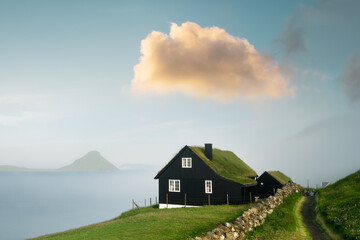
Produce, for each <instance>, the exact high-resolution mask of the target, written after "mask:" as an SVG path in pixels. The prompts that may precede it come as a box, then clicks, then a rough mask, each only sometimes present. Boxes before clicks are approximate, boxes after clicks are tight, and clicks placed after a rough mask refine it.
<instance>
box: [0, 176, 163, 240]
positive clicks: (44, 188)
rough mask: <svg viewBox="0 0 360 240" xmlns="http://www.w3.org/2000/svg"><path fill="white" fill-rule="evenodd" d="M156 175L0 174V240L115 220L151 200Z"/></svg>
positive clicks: (16, 238) (16, 239)
mask: <svg viewBox="0 0 360 240" xmlns="http://www.w3.org/2000/svg"><path fill="white" fill-rule="evenodd" d="M155 175H156V170H146V171H145V170H144V171H120V172H117V173H0V239H7V240H18V239H25V238H30V237H36V236H39V235H43V234H49V233H53V232H58V231H64V230H68V229H71V228H76V227H80V226H83V225H88V224H92V223H97V222H100V221H105V220H109V219H112V218H114V217H117V216H118V215H120V214H121V212H123V211H126V210H128V209H130V208H131V206H132V205H131V199H134V200H135V201H136V202H137V203H138V204H140V205H142V206H143V205H144V199H145V198H147V203H148V202H149V198H150V197H151V198H152V201H154V198H155V196H157V181H156V180H154V179H153V178H154V176H155Z"/></svg>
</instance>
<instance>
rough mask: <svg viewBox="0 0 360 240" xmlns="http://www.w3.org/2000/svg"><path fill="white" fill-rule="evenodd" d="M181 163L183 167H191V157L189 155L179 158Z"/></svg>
mask: <svg viewBox="0 0 360 240" xmlns="http://www.w3.org/2000/svg"><path fill="white" fill-rule="evenodd" d="M181 160H182V161H181V165H182V167H183V168H191V167H192V159H191V157H184V158H182V159H181Z"/></svg>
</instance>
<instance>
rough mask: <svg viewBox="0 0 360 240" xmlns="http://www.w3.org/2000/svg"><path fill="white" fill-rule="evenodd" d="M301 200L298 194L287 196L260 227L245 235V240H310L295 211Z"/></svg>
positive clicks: (300, 218)
mask: <svg viewBox="0 0 360 240" xmlns="http://www.w3.org/2000/svg"><path fill="white" fill-rule="evenodd" d="M302 198H303V197H302V195H300V194H298V193H293V194H291V195H289V196H288V197H287V198H285V199H284V202H283V203H282V204H281V205H280V206H277V207H276V208H275V209H274V212H273V213H272V214H270V215H268V216H267V217H266V220H265V222H264V223H263V224H262V225H260V226H259V227H256V228H255V229H254V231H252V232H248V233H246V239H263V240H267V239H268V240H276V239H311V238H310V237H309V233H308V232H307V230H305V229H304V228H305V227H304V223H303V221H302V217H301V214H300V213H299V212H298V211H296V210H297V207H298V206H297V204H298V202H299V201H300V200H301V199H302ZM299 215H300V216H299Z"/></svg>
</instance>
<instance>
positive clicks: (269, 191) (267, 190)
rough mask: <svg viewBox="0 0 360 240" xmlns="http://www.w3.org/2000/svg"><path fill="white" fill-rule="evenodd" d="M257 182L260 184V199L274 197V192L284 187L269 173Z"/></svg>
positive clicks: (265, 173)
mask: <svg viewBox="0 0 360 240" xmlns="http://www.w3.org/2000/svg"><path fill="white" fill-rule="evenodd" d="M256 181H257V182H258V193H259V195H260V198H265V197H268V196H270V195H274V191H276V190H277V189H278V188H282V187H283V185H282V184H281V183H280V182H279V181H277V180H276V179H275V178H274V177H273V176H271V175H270V174H269V173H268V172H264V173H263V174H262V175H261V176H260V177H258V179H257V180H256Z"/></svg>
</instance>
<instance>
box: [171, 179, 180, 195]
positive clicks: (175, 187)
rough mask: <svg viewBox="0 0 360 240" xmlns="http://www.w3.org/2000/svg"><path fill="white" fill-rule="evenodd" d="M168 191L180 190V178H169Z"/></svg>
mask: <svg viewBox="0 0 360 240" xmlns="http://www.w3.org/2000/svg"><path fill="white" fill-rule="evenodd" d="M169 192H180V180H178V179H169Z"/></svg>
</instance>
